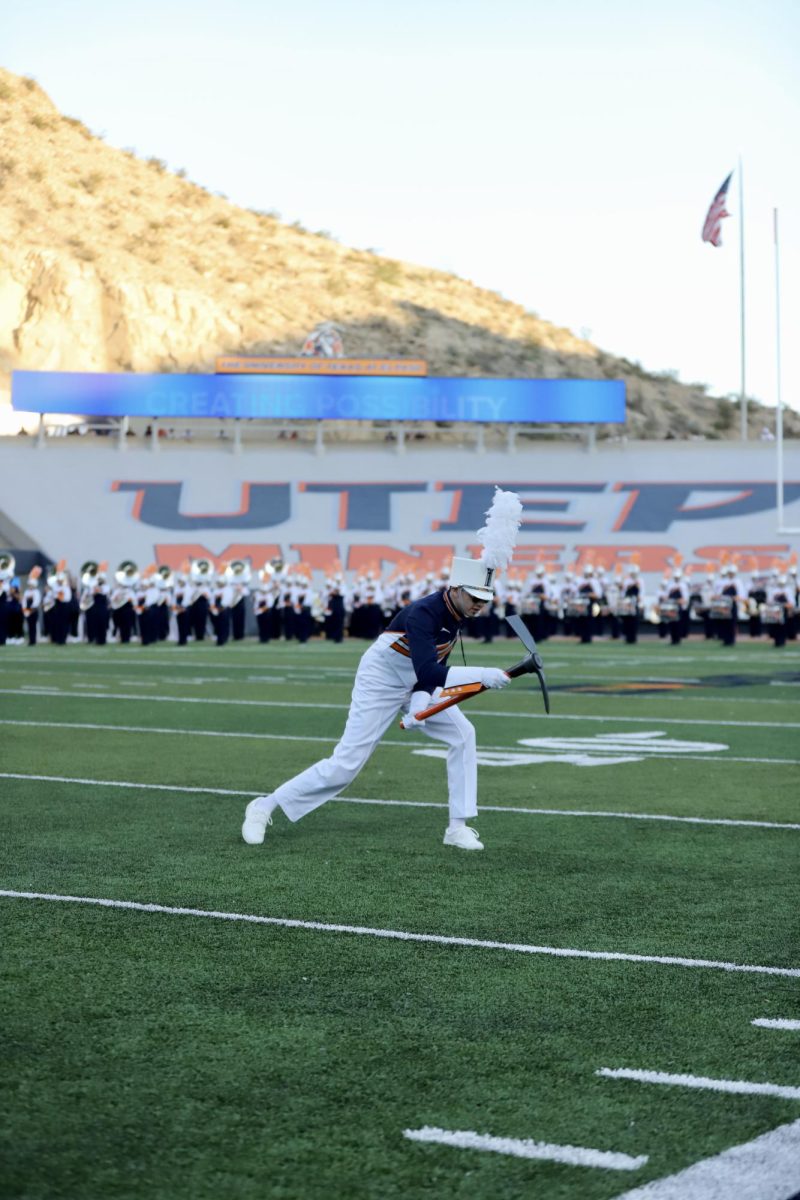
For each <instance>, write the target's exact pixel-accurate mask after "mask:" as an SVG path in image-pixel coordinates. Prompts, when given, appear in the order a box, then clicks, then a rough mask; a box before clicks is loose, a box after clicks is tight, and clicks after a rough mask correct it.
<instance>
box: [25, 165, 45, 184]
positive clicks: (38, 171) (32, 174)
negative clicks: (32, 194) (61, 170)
mask: <svg viewBox="0 0 800 1200" xmlns="http://www.w3.org/2000/svg"><path fill="white" fill-rule="evenodd" d="M28 178H29V179H32V180H33V182H34V183H41V182H42V180H43V179H44V171H43V170H42V168H41V167H31V169H30V170H29V171H28Z"/></svg>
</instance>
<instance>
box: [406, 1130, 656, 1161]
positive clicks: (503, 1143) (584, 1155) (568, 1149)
mask: <svg viewBox="0 0 800 1200" xmlns="http://www.w3.org/2000/svg"><path fill="white" fill-rule="evenodd" d="M403 1137H406V1138H408V1139H409V1141H412V1142H427V1143H433V1144H435V1145H438V1146H455V1147H456V1148H457V1149H459V1150H490V1151H493V1152H494V1153H495V1154H510V1155H512V1156H513V1157H514V1158H536V1159H539V1160H541V1161H544V1162H557V1163H564V1164H565V1165H566V1166H568V1167H603V1168H605V1169H606V1170H610V1171H637V1170H638V1169H639V1167H643V1166H644V1165H645V1163H646V1162H647V1155H646V1154H642V1155H640V1156H639V1157H638V1158H632V1157H631V1156H630V1154H618V1153H616V1152H615V1151H613V1150H590V1149H588V1148H587V1147H585V1146H556V1145H554V1144H553V1143H552V1142H534V1141H531V1139H529V1138H510V1137H491V1136H490V1135H489V1134H486V1133H474V1132H472V1131H470V1130H466V1129H437V1128H435V1127H434V1126H431V1125H424V1126H423V1127H422V1129H404V1130H403Z"/></svg>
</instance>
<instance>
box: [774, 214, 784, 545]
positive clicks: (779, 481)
mask: <svg viewBox="0 0 800 1200" xmlns="http://www.w3.org/2000/svg"><path fill="white" fill-rule="evenodd" d="M772 236H773V241H774V243H775V397H776V407H775V441H776V444H777V451H778V462H777V470H776V472H775V489H776V493H777V494H776V502H777V509H778V532H779V533H783V531H784V526H783V398H782V395H781V276H780V253H779V244H778V210H777V208H773V210H772Z"/></svg>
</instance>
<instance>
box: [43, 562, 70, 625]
mask: <svg viewBox="0 0 800 1200" xmlns="http://www.w3.org/2000/svg"><path fill="white" fill-rule="evenodd" d="M48 583H50V586H51V592H52V599H53V607H52V611H51V614H50V640H51V641H52V643H53V645H55V646H64V645H66V642H67V638H68V637H69V630H70V623H71V618H72V588H71V587H70V585H69V578H68V576H67V571H66V563H65V561H64V559H63V558H62V559H61V560H60V562H59V563H58V565H57V566H56V570H55V573H54V574H53V575H51V576H50V579H49V580H48Z"/></svg>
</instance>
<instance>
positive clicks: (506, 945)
mask: <svg viewBox="0 0 800 1200" xmlns="http://www.w3.org/2000/svg"><path fill="white" fill-rule="evenodd" d="M0 896H5V897H6V898H8V899H11V900H49V901H55V902H59V903H63V904H90V905H97V906H99V907H101V908H123V909H129V910H133V911H135V912H145V913H164V914H165V915H168V916H175V917H208V918H212V919H214V920H218V921H244V922H247V923H249V924H253V925H278V926H281V927H282V928H284V929H310V930H314V931H316V932H318V933H350V934H355V935H358V936H361V937H375V938H387V939H390V940H393V941H401V942H426V943H429V944H432V945H437V946H462V947H468V948H473V949H476V950H503V951H507V952H510V953H512V954H544V955H548V956H550V957H553V958H586V959H593V960H595V961H601V962H632V963H656V964H659V965H661V966H669V967H700V968H703V969H705V970H715V971H734V972H743V973H746V974H755V975H782V976H789V977H791V978H800V967H772V966H759V965H756V964H755V963H731V962H721V961H717V960H716V959H709V958H682V957H679V956H677V955H671V954H669V955H668V954H629V953H627V952H625V953H623V952H621V951H613V950H576V949H572V948H567V947H563V946H535V945H528V944H526V943H524V942H494V941H486V940H484V939H483V938H469V937H448V936H446V935H444V934H438V933H409V932H407V931H406V930H400V929H375V928H372V927H370V926H366V925H339V924H331V923H329V922H327V921H299V920H296V919H293V918H290V917H263V916H258V915H255V914H253V913H236V912H219V911H217V910H214V909H206V908H178V907H173V906H171V905H166V904H143V903H141V902H140V901H138V900H107V899H101V898H98V897H96V896H68V895H60V894H59V893H54V892H23V891H15V890H11V889H9V888H0ZM597 1074H602V1072H601V1071H598V1072H597ZM672 1078H679V1077H677V1076H674V1077H672ZM680 1078H691V1077H690V1076H686V1077H684V1076H680ZM712 1082H713V1081H712ZM763 1086H772V1085H763ZM796 1090H797V1092H798V1095H800V1088H798V1089H796Z"/></svg>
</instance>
